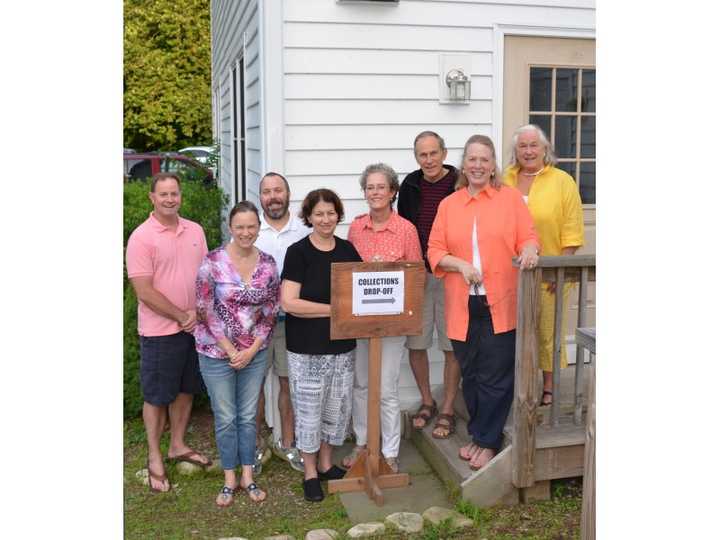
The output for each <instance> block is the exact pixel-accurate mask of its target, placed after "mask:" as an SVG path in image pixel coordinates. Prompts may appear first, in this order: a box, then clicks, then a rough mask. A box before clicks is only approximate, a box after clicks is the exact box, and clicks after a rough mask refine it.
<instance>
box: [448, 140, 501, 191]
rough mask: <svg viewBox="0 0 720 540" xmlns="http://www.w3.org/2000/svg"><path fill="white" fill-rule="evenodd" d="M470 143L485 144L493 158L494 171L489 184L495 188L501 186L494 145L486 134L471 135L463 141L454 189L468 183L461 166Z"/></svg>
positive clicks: (465, 185)
mask: <svg viewBox="0 0 720 540" xmlns="http://www.w3.org/2000/svg"><path fill="white" fill-rule="evenodd" d="M471 144H482V145H483V146H487V147H488V148H489V149H490V153H491V154H492V157H493V159H494V160H495V171H494V172H493V173H492V174H491V175H490V185H491V186H492V187H494V188H495V189H500V188H501V187H502V179H501V178H500V174H499V172H498V165H497V157H496V156H495V145H494V144H493V142H492V139H490V137H488V136H487V135H473V136H472V137H470V138H469V139H468V140H467V142H466V143H465V147H464V148H463V153H462V158H460V166H459V167H458V178H457V182H455V190H458V189H462V188H464V187H467V185H468V179H467V177H466V176H465V173H464V172H463V168H462V167H463V163H464V162H465V156H466V155H467V149H468V146H470V145H471Z"/></svg>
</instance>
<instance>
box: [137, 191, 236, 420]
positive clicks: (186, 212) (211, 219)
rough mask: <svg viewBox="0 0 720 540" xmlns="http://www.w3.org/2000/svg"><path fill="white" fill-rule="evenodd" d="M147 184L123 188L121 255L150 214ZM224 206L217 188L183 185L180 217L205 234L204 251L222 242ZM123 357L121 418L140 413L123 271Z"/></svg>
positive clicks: (138, 388) (224, 196)
mask: <svg viewBox="0 0 720 540" xmlns="http://www.w3.org/2000/svg"><path fill="white" fill-rule="evenodd" d="M149 191H150V188H149V183H148V182H129V183H126V184H124V216H123V217H124V224H123V253H124V252H125V247H126V246H127V240H128V237H129V236H130V233H132V231H133V230H135V228H136V227H137V226H138V225H140V224H141V223H142V222H143V221H145V220H146V219H147V217H148V215H149V214H150V212H151V211H152V205H151V203H150V199H149V198H148V192H149ZM226 203H227V195H225V194H224V193H223V192H222V190H220V188H218V187H217V186H207V185H203V184H202V183H200V182H184V183H183V185H182V207H181V210H180V214H181V215H182V216H183V217H184V218H186V219H190V220H192V221H195V222H196V223H199V224H200V225H201V226H202V228H203V229H204V230H205V237H206V238H207V243H208V248H209V249H214V248H216V247H218V246H219V245H220V243H221V242H222V236H221V228H220V225H221V224H220V211H221V209H222V207H223V206H224V205H225V204H226ZM123 357H124V374H123V381H124V398H123V399H124V413H125V418H131V417H134V416H137V415H139V414H140V413H141V411H142V403H143V400H142V393H141V391H140V343H139V340H138V333H137V299H136V298H135V292H134V291H133V288H132V286H131V285H130V282H129V281H128V279H127V270H126V271H125V272H123Z"/></svg>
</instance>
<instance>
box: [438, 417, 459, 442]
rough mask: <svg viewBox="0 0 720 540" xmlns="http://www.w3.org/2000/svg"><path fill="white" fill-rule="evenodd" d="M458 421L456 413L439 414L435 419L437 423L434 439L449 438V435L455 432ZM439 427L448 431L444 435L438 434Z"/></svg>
mask: <svg viewBox="0 0 720 540" xmlns="http://www.w3.org/2000/svg"><path fill="white" fill-rule="evenodd" d="M443 420H444V422H442V423H441V421H443ZM446 422H447V423H446ZM456 423H457V420H456V419H455V415H454V414H445V413H440V414H438V416H437V419H436V420H435V425H434V426H433V431H432V436H433V439H447V438H448V437H450V435H452V434H453V433H455V424H456ZM438 429H444V430H445V431H447V433H445V434H443V435H437V434H436V433H435V432H436V431H437V430H438Z"/></svg>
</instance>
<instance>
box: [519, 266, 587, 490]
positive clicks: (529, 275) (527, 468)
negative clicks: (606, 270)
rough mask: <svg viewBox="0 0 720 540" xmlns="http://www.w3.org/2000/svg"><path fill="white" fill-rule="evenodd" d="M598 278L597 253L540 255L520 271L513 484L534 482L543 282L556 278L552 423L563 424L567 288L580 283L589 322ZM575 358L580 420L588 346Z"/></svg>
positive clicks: (583, 318) (581, 319)
mask: <svg viewBox="0 0 720 540" xmlns="http://www.w3.org/2000/svg"><path fill="white" fill-rule="evenodd" d="M592 281H595V255H568V256H559V257H540V260H539V261H538V265H537V267H536V268H534V269H532V270H521V271H520V275H519V279H518V318H517V331H516V342H515V397H514V401H513V439H512V445H513V448H512V463H513V479H512V480H513V484H514V485H515V487H518V488H526V487H531V486H532V485H533V484H534V483H535V479H534V458H535V429H536V426H537V407H538V404H539V397H540V396H539V395H538V394H539V392H538V388H539V386H538V376H539V374H538V369H539V368H538V340H537V335H538V334H537V329H538V321H539V311H538V310H539V297H540V284H541V283H542V282H544V283H551V282H554V283H556V291H557V292H558V294H556V295H555V332H554V343H553V392H554V394H555V395H554V396H553V404H552V406H551V408H550V425H551V426H557V425H559V423H560V401H561V400H560V395H559V392H560V351H561V345H562V340H564V339H565V335H564V332H563V331H562V329H563V327H564V325H563V315H564V314H563V309H562V302H563V294H562V291H563V287H564V285H565V284H566V283H571V282H578V283H579V284H580V285H579V291H578V321H577V326H578V327H585V326H587V313H586V311H587V299H588V283H589V282H592ZM576 355H577V356H576V363H575V384H574V402H573V405H574V408H573V422H574V423H575V424H576V425H581V424H582V422H583V419H582V410H583V400H584V397H583V367H584V351H583V348H582V347H577V352H576Z"/></svg>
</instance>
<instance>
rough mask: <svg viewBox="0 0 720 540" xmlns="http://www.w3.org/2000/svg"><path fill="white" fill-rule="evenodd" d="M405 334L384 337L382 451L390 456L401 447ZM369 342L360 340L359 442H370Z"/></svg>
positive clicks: (356, 387)
mask: <svg viewBox="0 0 720 540" xmlns="http://www.w3.org/2000/svg"><path fill="white" fill-rule="evenodd" d="M405 339H406V337H405V336H393V337H384V338H382V340H381V341H382V372H381V374H380V430H381V432H382V453H383V456H385V457H386V458H391V457H392V458H394V457H397V455H398V452H399V451H400V396H399V388H398V383H399V379H400V361H401V360H402V357H403V354H405V351H406V350H407V349H405ZM369 344H370V342H369V341H368V340H367V339H358V340H357V349H356V350H357V355H356V357H355V381H354V385H353V410H352V420H353V431H355V438H356V440H357V444H358V445H360V446H363V445H365V444H367V400H368V365H369V358H368V354H369Z"/></svg>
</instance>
